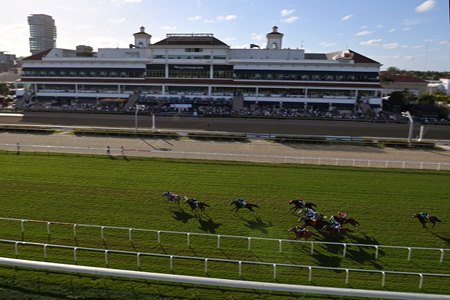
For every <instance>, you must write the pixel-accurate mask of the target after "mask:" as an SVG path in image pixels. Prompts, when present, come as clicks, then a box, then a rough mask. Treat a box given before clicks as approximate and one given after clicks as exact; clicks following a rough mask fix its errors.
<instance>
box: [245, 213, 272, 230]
mask: <svg viewBox="0 0 450 300" xmlns="http://www.w3.org/2000/svg"><path fill="white" fill-rule="evenodd" d="M239 218H240V219H242V220H244V221H245V222H246V224H245V226H247V227H248V228H250V229H252V230H258V231H261V232H262V233H267V232H268V231H267V228H269V227H272V226H273V225H272V222H268V223H266V222H264V221H263V220H262V219H261V217H259V216H255V219H254V220H252V219H250V220H247V219H245V218H243V217H240V216H239Z"/></svg>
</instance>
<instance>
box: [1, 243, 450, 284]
mask: <svg viewBox="0 0 450 300" xmlns="http://www.w3.org/2000/svg"><path fill="white" fill-rule="evenodd" d="M0 243H8V244H14V254H15V256H16V258H17V257H18V256H19V252H20V251H19V246H20V245H22V246H26V245H29V246H40V247H42V248H43V254H44V258H45V260H47V259H48V255H47V249H48V248H59V249H69V250H71V251H72V252H73V262H74V263H78V256H79V252H80V251H91V252H103V253H104V257H105V267H109V259H108V258H109V253H112V254H123V255H133V256H136V267H137V268H138V269H140V268H141V257H142V256H153V257H165V258H168V259H169V266H170V271H171V272H173V265H174V259H188V260H200V261H203V262H204V273H205V275H206V274H208V262H224V263H232V264H236V265H237V266H238V275H239V276H242V265H260V266H270V267H272V270H273V279H274V280H276V279H277V268H280V267H284V268H301V269H308V280H309V282H311V281H312V273H313V272H312V271H313V270H329V271H338V272H345V284H346V285H348V284H349V279H350V272H360V273H376V274H380V275H381V286H382V287H384V286H385V282H386V274H388V275H411V276H417V277H419V286H418V287H419V289H422V287H423V278H424V276H428V277H448V278H450V274H436V273H416V272H398V271H380V270H365V269H353V268H333V267H320V266H308V265H296V264H283V263H269V262H259V261H245V260H233V259H224V258H209V257H198V256H183V255H170V254H159V253H147V252H133V251H124V250H113V249H99V248H89V247H75V246H67V245H55V244H44V243H36V242H24V241H14V240H4V239H0Z"/></svg>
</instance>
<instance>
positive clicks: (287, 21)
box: [281, 16, 298, 24]
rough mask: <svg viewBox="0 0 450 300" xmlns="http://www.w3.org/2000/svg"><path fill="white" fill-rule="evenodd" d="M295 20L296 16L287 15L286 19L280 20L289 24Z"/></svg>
mask: <svg viewBox="0 0 450 300" xmlns="http://www.w3.org/2000/svg"><path fill="white" fill-rule="evenodd" d="M297 20H298V17H297V16H292V17H289V18H287V19H281V22H283V23H288V24H291V23H294V22H295V21H297Z"/></svg>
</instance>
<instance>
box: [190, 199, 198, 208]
mask: <svg viewBox="0 0 450 300" xmlns="http://www.w3.org/2000/svg"><path fill="white" fill-rule="evenodd" d="M199 202H200V201H198V199H196V198H192V203H194V205H195V207H197V208H198V203H199Z"/></svg>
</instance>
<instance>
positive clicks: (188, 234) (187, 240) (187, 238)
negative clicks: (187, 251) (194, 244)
mask: <svg viewBox="0 0 450 300" xmlns="http://www.w3.org/2000/svg"><path fill="white" fill-rule="evenodd" d="M190 236H191V234H190V233H189V232H188V233H186V242H187V245H188V247H190V246H191V239H190Z"/></svg>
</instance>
